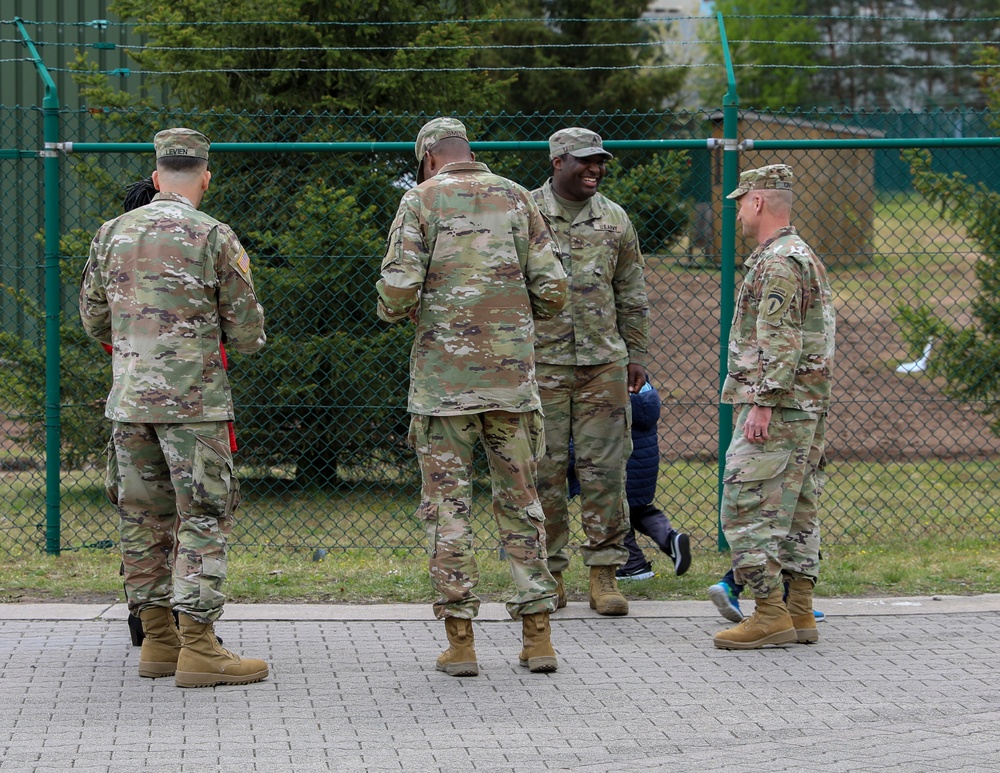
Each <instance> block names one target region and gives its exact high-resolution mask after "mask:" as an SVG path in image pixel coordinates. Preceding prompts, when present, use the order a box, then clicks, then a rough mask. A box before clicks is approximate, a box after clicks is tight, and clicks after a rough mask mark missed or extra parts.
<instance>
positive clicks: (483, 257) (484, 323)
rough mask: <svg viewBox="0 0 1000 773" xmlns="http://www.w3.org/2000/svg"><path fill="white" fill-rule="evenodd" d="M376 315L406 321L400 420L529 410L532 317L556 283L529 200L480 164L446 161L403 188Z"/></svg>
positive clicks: (557, 288)
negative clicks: (410, 323) (410, 334)
mask: <svg viewBox="0 0 1000 773" xmlns="http://www.w3.org/2000/svg"><path fill="white" fill-rule="evenodd" d="M377 289H378V295H379V299H378V314H379V316H380V317H381V318H382V319H384V320H386V321H388V322H399V321H402V320H405V319H406V318H407V316H409V314H410V312H411V310H414V309H415V314H416V323H417V329H416V336H415V338H414V341H413V350H412V352H411V355H410V396H409V410H410V412H411V413H417V414H428V415H455V414H463V413H479V412H482V411H488V410H503V411H513V412H525V411H532V410H536V409H539V408H540V407H541V401H540V400H539V397H538V386H537V384H536V383H535V358H534V342H535V333H534V331H535V324H534V320H535V319H546V318H548V317H551V316H552V315H553V314H556V313H557V312H558V311H559V310H560V309H561V308H562V307H563V304H564V303H565V302H566V275H565V273H564V272H563V269H562V266H561V265H560V264H559V261H558V260H557V259H556V257H555V256H554V254H553V252H552V242H551V240H550V238H549V233H548V229H546V227H545V222H544V221H543V220H542V216H541V214H539V212H538V208H537V207H536V206H535V204H534V202H533V201H532V200H531V196H530V194H529V193H528V192H527V191H526V190H525V189H524V188H522V187H521V186H520V185H517V184H516V183H513V182H511V181H510V180H507V179H505V178H503V177H499V176H497V175H495V174H493V173H492V172H490V170H489V169H488V168H487V166H486V165H485V164H480V163H476V162H464V163H462V162H460V163H452V164H447V165H446V166H445V167H444V168H443V169H442V170H441V171H440V172H439V173H438V174H437V175H436V176H434V177H432V178H430V179H429V180H425V181H424V182H423V183H422V184H421V185H419V186H417V187H416V188H414V189H412V190H410V191H407V192H406V193H405V194H404V195H403V200H402V201H401V202H400V204H399V210H398V211H397V213H396V218H395V220H393V223H392V227H391V228H390V231H389V243H388V249H387V251H386V255H385V259H384V260H383V261H382V278H381V279H380V280H379V281H378V284H377Z"/></svg>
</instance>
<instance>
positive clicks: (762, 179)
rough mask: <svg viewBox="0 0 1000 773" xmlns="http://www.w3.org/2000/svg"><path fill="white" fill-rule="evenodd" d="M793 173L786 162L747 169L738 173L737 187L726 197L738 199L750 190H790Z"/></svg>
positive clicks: (793, 178)
mask: <svg viewBox="0 0 1000 773" xmlns="http://www.w3.org/2000/svg"><path fill="white" fill-rule="evenodd" d="M794 180H795V175H794V174H792V168H791V167H790V166H789V165H788V164H769V165H768V166H761V167H758V168H757V169H748V170H747V171H745V172H744V173H743V174H741V175H740V184H739V187H738V188H737V189H736V190H735V191H733V192H732V193H730V194H729V195H728V196H726V198H727V199H738V198H739V197H740V196H742V195H743V194H744V193H749V192H750V191H762V190H768V189H770V190H778V191H790V190H791V189H792V182H793V181H794Z"/></svg>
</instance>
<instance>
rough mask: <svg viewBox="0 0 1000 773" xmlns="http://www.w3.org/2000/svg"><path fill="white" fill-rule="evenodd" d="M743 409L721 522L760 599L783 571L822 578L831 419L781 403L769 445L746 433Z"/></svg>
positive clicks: (738, 570) (739, 569) (741, 571)
mask: <svg viewBox="0 0 1000 773" xmlns="http://www.w3.org/2000/svg"><path fill="white" fill-rule="evenodd" d="M749 412H750V406H743V407H742V409H741V410H740V413H739V418H738V420H737V423H736V432H735V434H734V436H733V441H732V443H731V444H730V446H729V450H728V451H727V452H726V471H725V475H724V477H723V483H724V484H725V485H724V487H723V493H722V508H721V513H720V516H721V522H722V529H723V533H724V534H725V535H726V540H727V541H728V542H729V546H730V548H731V549H732V554H733V570H734V572H735V577H736V581H737V582H738V583H741V584H743V585H748V586H749V587H750V589H751V591H752V592H753V595H754V596H755V597H761V596H767V595H768V594H769V593H770V592H771V591H772V590H773V589H774V588H776V587H777V586H778V584H779V583H780V582H781V573H782V570H784V571H786V572H798V573H801V574H804V575H807V576H809V577H812V578H813V579H816V578H817V577H818V576H819V514H818V510H817V503H818V499H819V495H820V492H821V491H822V488H823V480H824V477H825V476H824V473H823V446H824V443H825V440H826V417H825V416H816V415H815V414H809V413H806V412H804V411H794V410H790V409H786V408H775V409H774V411H773V412H772V415H771V423H770V426H769V427H768V435H769V438H768V440H767V441H765V442H764V444H763V445H761V444H755V443H750V442H748V441H747V439H746V438H744V437H743V424H744V423H745V422H746V419H747V414H748V413H749Z"/></svg>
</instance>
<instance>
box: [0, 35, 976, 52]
mask: <svg viewBox="0 0 1000 773" xmlns="http://www.w3.org/2000/svg"><path fill="white" fill-rule="evenodd" d="M21 42H22V41H21V40H17V39H9V38H0V43H21ZM729 43H730V44H731V45H732V44H740V45H769V46H813V47H816V46H822V47H829V46H845V47H854V46H857V47H865V46H878V47H887V46H901V47H906V48H917V47H921V46H981V45H988V43H986V42H985V41H983V40H881V41H873V40H836V41H830V40H756V39H732V38H730V39H729ZM35 44H36V45H37V46H39V47H40V48H41V47H46V48H81V47H85V48H86V47H94V46H100V48H101V49H102V50H106V51H107V50H117V51H128V52H135V53H142V52H143V51H219V52H228V51H250V52H257V51H260V52H274V51H290V52H291V51H302V52H307V53H315V52H324V51H397V50H401V49H400V48H399V46H157V45H144V44H133V43H113V44H93V43H91V44H88V43H67V42H48V43H47V42H44V41H35ZM718 44H719V41H718V40H711V39H705V40H671V39H666V40H652V41H637V42H631V43H630V42H626V43H587V44H586V47H587V48H588V49H595V48H661V47H664V46H705V45H718ZM581 45H582V44H580V43H539V44H495V45H467V46H406V48H405V49H402V50H406V51H523V50H534V49H539V48H544V49H568V48H580V47H581Z"/></svg>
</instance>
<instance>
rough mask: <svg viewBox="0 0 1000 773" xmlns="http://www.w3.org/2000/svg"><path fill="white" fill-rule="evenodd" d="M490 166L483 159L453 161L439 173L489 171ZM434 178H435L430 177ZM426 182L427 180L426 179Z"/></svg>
mask: <svg viewBox="0 0 1000 773" xmlns="http://www.w3.org/2000/svg"><path fill="white" fill-rule="evenodd" d="M488 171H490V168H489V167H488V166H486V164H484V163H483V162H482V161H452V162H451V163H450V164H445V165H444V166H442V167H441V171H440V172H438V174H448V173H449V172H488ZM428 179H431V180H433V179H434V178H433V177H431V178H428ZM424 182H426V180H425V181H424Z"/></svg>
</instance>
